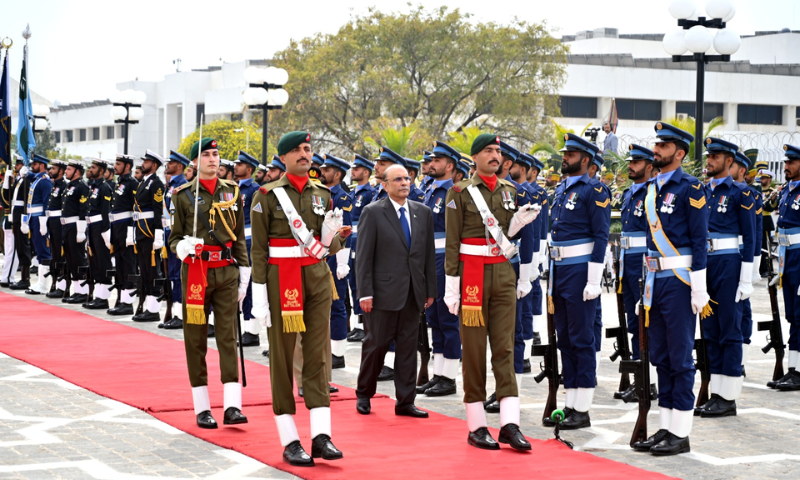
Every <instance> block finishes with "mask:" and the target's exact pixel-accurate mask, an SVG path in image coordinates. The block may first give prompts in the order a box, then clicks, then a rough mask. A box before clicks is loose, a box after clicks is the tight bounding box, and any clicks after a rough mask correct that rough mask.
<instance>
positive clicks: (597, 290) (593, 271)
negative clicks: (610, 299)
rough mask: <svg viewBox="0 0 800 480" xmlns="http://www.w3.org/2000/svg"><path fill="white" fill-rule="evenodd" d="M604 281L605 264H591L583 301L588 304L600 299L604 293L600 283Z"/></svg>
mask: <svg viewBox="0 0 800 480" xmlns="http://www.w3.org/2000/svg"><path fill="white" fill-rule="evenodd" d="M602 280H603V264H602V263H594V262H589V274H588V275H587V279H586V287H585V288H584V289H583V301H584V302H588V301H589V300H594V299H595V298H597V297H599V296H600V294H601V293H602V292H603V289H602V288H601V287H600V282H601V281H602Z"/></svg>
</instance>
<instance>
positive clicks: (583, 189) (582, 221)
mask: <svg viewBox="0 0 800 480" xmlns="http://www.w3.org/2000/svg"><path fill="white" fill-rule="evenodd" d="M603 187H604V186H603V184H602V183H600V182H598V181H597V180H595V179H593V178H589V175H586V174H584V175H583V176H582V177H580V178H578V180H576V181H575V183H573V184H572V185H571V186H570V187H567V181H566V180H564V181H562V182H561V183H560V184H559V185H558V187H557V188H556V193H555V196H554V197H553V205H551V209H552V210H551V212H550V216H551V224H550V228H551V236H552V240H553V241H554V242H569V241H574V240H581V239H585V238H590V239H591V240H592V241H593V242H594V248H593V249H592V257H591V260H590V261H591V262H593V263H603V262H604V261H605V256H606V246H607V245H608V231H609V228H610V226H611V206H610V204H611V196H610V195H609V194H608V191H607V189H605V188H603ZM569 205H571V206H572V207H571V208H570V207H569Z"/></svg>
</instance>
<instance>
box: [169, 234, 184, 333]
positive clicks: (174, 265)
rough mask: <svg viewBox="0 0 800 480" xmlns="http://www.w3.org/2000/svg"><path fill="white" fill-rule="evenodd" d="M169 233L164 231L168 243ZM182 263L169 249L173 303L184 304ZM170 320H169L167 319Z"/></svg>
mask: <svg viewBox="0 0 800 480" xmlns="http://www.w3.org/2000/svg"><path fill="white" fill-rule="evenodd" d="M169 233H170V230H169V229H168V228H166V229H164V237H165V239H166V241H169ZM166 241H165V243H164V245H169V243H166ZM181 263H183V262H181V261H180V259H179V258H178V255H176V254H175V253H173V252H172V249H170V248H167V268H168V270H169V272H167V273H168V277H169V283H170V285H172V302H173V303H183V293H182V292H183V289H182V288H181ZM167 320H169V319H167Z"/></svg>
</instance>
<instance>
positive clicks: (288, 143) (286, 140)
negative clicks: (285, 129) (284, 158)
mask: <svg viewBox="0 0 800 480" xmlns="http://www.w3.org/2000/svg"><path fill="white" fill-rule="evenodd" d="M310 142H311V134H310V133H308V132H289V133H287V134H286V135H284V136H282V137H281V140H280V141H279V142H278V155H279V156H281V155H286V154H287V153H289V152H291V151H292V150H294V149H295V148H297V147H298V146H299V145H300V144H303V143H310Z"/></svg>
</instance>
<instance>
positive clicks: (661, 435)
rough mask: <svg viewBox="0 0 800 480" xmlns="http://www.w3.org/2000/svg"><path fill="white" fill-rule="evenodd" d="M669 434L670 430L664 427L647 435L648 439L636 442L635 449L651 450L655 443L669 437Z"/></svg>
mask: <svg viewBox="0 0 800 480" xmlns="http://www.w3.org/2000/svg"><path fill="white" fill-rule="evenodd" d="M667 435H669V430H667V429H666V428H662V429H661V430H659V431H657V432H656V433H654V434H652V435H650V436H649V437H647V440H641V441H638V442H634V443H633V449H634V450H636V451H637V452H649V451H650V449H651V448H652V447H653V445H655V444H657V443H659V442H660V441H661V440H664V439H665V438H667Z"/></svg>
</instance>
